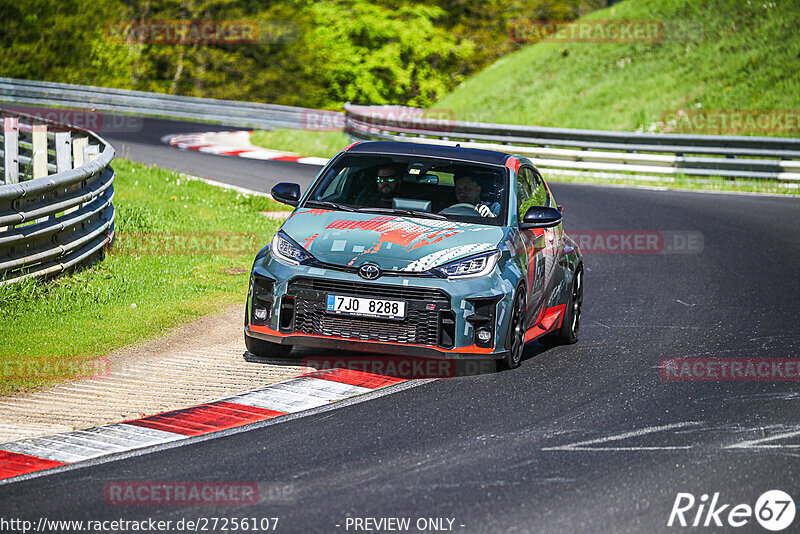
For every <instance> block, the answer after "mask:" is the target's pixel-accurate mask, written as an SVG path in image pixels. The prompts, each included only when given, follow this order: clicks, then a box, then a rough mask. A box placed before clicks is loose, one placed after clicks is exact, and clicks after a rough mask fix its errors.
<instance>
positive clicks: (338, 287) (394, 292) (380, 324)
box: [287, 278, 452, 346]
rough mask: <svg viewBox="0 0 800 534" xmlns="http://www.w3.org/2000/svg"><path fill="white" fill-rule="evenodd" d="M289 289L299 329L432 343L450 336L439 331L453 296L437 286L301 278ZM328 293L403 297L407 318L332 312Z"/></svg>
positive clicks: (312, 332) (292, 283) (369, 339)
mask: <svg viewBox="0 0 800 534" xmlns="http://www.w3.org/2000/svg"><path fill="white" fill-rule="evenodd" d="M287 293H288V294H289V295H292V296H294V297H295V308H294V328H293V330H294V331H295V332H298V333H305V334H316V335H323V336H333V337H341V338H346V339H359V340H364V341H387V342H393V343H413V344H416V345H431V346H436V345H437V344H439V343H440V340H441V339H445V340H446V339H449V338H447V336H444V337H440V332H439V331H440V324H441V318H442V316H443V315H446V316H447V317H450V315H452V313H451V312H450V311H449V310H448V309H449V307H450V306H449V302H450V299H449V297H448V296H447V294H446V293H444V292H443V291H441V290H438V289H431V288H420V287H407V286H400V287H398V286H382V285H377V284H364V283H358V282H343V281H335V280H322V279H315V278H298V279H295V280H293V281H291V282H290V283H289V287H288V291H287ZM329 293H335V294H337V295H349V296H355V297H365V298H393V299H396V298H399V299H403V300H405V301H406V306H407V311H406V318H405V319H403V320H402V321H399V320H392V319H377V318H365V317H351V316H343V315H334V314H329V313H327V312H326V311H325V299H326V295H327V294H329ZM430 304H435V305H436V306H435V309H433V310H429V309H427V308H428V307H429V305H430ZM445 344H447V341H445ZM440 346H445V345H440ZM448 346H452V344H449V345H448Z"/></svg>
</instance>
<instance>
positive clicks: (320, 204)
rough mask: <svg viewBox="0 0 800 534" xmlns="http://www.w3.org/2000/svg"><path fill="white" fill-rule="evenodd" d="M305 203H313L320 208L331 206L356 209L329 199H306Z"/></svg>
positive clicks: (343, 209)
mask: <svg viewBox="0 0 800 534" xmlns="http://www.w3.org/2000/svg"><path fill="white" fill-rule="evenodd" d="M305 205H306V206H309V205H314V206H317V207H320V208H333V209H336V210H341V211H356V209H355V208H351V207H350V206H343V205H342V204H337V203H336V202H331V201H330V200H306V203H305Z"/></svg>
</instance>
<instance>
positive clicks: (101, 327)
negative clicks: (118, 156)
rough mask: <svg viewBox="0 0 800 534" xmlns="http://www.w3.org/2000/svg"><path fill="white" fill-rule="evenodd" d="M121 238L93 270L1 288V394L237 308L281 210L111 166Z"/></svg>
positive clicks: (160, 173)
mask: <svg viewBox="0 0 800 534" xmlns="http://www.w3.org/2000/svg"><path fill="white" fill-rule="evenodd" d="M113 166H114V168H115V170H116V172H117V178H116V180H115V183H114V186H115V197H114V205H115V206H116V210H117V219H116V221H117V222H116V232H117V236H118V238H117V241H116V244H115V245H114V247H113V248H112V251H111V252H110V253H107V254H106V256H105V258H104V259H103V260H102V261H100V262H98V263H96V264H95V265H94V266H92V267H90V268H84V269H82V270H79V271H77V272H75V273H73V274H70V275H65V276H61V277H57V278H55V279H53V280H50V281H47V282H37V281H26V282H23V283H20V284H12V285H8V286H4V287H0V339H2V340H3V341H2V343H0V394H8V393H11V392H15V391H21V390H26V389H30V388H36V387H40V386H44V385H47V384H50V383H53V382H56V381H58V380H62V379H65V378H72V377H76V376H81V375H85V374H87V373H88V374H91V373H92V372H96V371H98V369H99V367H102V364H98V363H97V362H96V361H93V359H95V358H98V357H101V356H103V355H104V354H107V353H108V352H109V351H111V350H113V349H115V348H118V347H121V346H123V345H126V344H129V343H133V342H137V341H140V340H145V339H149V338H154V337H157V336H158V335H160V334H161V333H163V332H164V331H165V330H166V329H168V328H170V327H174V326H176V325H179V324H181V323H186V322H189V321H191V320H193V319H195V318H197V317H198V316H201V315H205V314H209V313H213V312H214V311H216V310H218V309H220V308H222V307H224V306H226V305H228V304H230V303H236V302H242V303H243V302H244V299H245V295H246V292H247V285H248V274H249V269H250V266H251V265H252V261H253V257H254V256H255V253H256V252H257V250H258V249H259V248H260V247H261V246H263V245H264V244H266V243H268V242H269V239H270V238H271V235H272V233H273V232H274V231H275V229H276V228H277V226H278V221H275V220H274V219H269V218H267V217H265V216H264V215H262V214H261V213H260V212H262V211H265V210H274V209H281V207H280V206H279V205H277V204H276V203H274V202H272V201H271V200H269V199H267V198H266V197H262V196H250V195H244V194H241V193H238V192H236V191H233V190H225V189H221V188H218V187H213V186H210V185H208V184H205V183H203V182H200V181H195V180H189V179H187V177H186V176H183V175H180V174H178V173H175V172H173V171H170V170H164V169H159V168H153V167H145V166H143V165H139V164H136V163H131V162H129V161H126V160H116V161H115V162H114V164H113Z"/></svg>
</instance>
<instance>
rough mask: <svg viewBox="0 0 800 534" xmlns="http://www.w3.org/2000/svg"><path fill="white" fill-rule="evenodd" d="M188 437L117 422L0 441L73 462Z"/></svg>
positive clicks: (6, 447) (8, 447) (7, 447)
mask: <svg viewBox="0 0 800 534" xmlns="http://www.w3.org/2000/svg"><path fill="white" fill-rule="evenodd" d="M186 437H187V436H183V435H181V434H173V433H172V432H164V431H163V430H154V429H152V428H144V427H134V426H133V425H127V424H125V423H116V424H113V425H108V426H105V427H99V428H92V429H89V430H78V431H75V432H67V433H66V434H56V435H55V436H45V437H40V438H27V439H21V440H19V441H13V442H11V443H4V444H0V449H2V450H5V451H10V452H18V453H21V454H28V455H31V456H37V457H39V458H46V459H48V460H56V461H58V462H66V463H72V462H79V461H81V460H88V459H91V458H97V457H98V456H105V455H106V454H111V453H113V452H120V451H126V450H131V449H138V448H141V447H147V446H150V445H156V444H159V443H166V442H168V441H175V440H178V439H185V438H186Z"/></svg>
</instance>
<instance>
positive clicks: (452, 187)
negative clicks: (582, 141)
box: [305, 154, 508, 226]
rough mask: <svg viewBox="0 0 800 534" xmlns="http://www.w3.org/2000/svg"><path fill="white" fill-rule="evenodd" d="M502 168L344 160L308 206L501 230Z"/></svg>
mask: <svg viewBox="0 0 800 534" xmlns="http://www.w3.org/2000/svg"><path fill="white" fill-rule="evenodd" d="M505 183H506V174H505V169H504V168H503V167H498V166H491V165H480V164H475V163H465V162H463V161H457V160H449V159H438V158H421V157H415V156H396V155H391V156H389V155H376V154H345V155H343V156H342V157H340V158H339V159H338V160H337V161H336V163H335V164H334V165H333V166H332V167H331V168H329V169H328V170H327V172H326V173H325V175H324V176H323V177H322V179H321V180H319V181H318V182H317V184H316V186H315V187H314V189H313V190H312V191H311V194H310V195H309V196H308V198H307V200H306V202H305V204H306V205H310V206H314V205H319V206H321V207H324V206H326V205H327V207H330V208H333V209H343V210H358V211H368V212H378V213H399V214H406V215H413V216H419V217H430V218H437V219H449V220H453V221H460V222H476V223H481V224H491V225H497V226H500V225H503V223H504V221H505V220H506V204H507V200H506V197H507V189H508V188H507V187H506V186H505Z"/></svg>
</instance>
